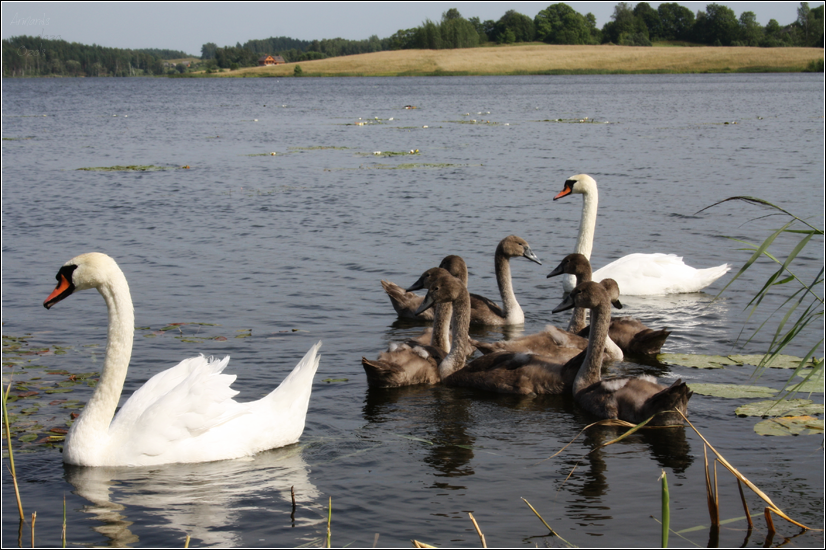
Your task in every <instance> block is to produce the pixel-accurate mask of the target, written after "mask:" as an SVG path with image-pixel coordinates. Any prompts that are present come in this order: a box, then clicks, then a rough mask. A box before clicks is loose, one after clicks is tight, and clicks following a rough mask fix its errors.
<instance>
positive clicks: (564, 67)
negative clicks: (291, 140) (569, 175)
mask: <svg viewBox="0 0 826 550" xmlns="http://www.w3.org/2000/svg"><path fill="white" fill-rule="evenodd" d="M822 58H823V50H822V49H820V48H751V47H681V46H671V47H653V48H652V47H630V46H614V45H603V46H567V45H560V46H556V45H548V44H530V45H521V44H520V45H512V46H496V47H483V48H467V49H453V50H397V51H384V52H375V53H368V54H361V55H351V56H344V57H332V58H328V59H320V60H316V61H302V62H300V63H298V64H300V65H301V69H302V72H303V76H428V75H520V74H600V73H602V74H609V73H716V72H799V71H803V70H804V69H806V67H807V66H808V65H809V63H811V62H813V61H817V60H819V59H822ZM295 66H296V63H288V64H285V65H276V66H270V67H250V68H245V69H238V70H235V71H229V70H224V71H222V72H221V73H216V74H212V75H206V74H203V73H195V74H201V75H203V76H221V77H268V76H269V77H271V76H291V75H293V71H294V69H295Z"/></svg>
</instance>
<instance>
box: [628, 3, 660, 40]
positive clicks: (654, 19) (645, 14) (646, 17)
mask: <svg viewBox="0 0 826 550" xmlns="http://www.w3.org/2000/svg"><path fill="white" fill-rule="evenodd" d="M634 16H635V17H636V18H637V19H639V20H642V22H643V23H644V24H645V27H646V28H647V29H648V37H649V38H650V39H651V40H659V39H661V38H662V34H663V33H662V24H661V23H660V12H658V11H657V10H655V9H654V8H652V7H651V6H650V5H649V4H648V2H640V3H639V4H637V5H636V6H634Z"/></svg>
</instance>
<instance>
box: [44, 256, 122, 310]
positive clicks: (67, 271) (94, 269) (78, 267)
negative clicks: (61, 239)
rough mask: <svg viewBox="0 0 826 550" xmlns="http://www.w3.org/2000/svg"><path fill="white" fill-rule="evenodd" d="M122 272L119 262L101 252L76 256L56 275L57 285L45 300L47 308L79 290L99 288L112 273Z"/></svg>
mask: <svg viewBox="0 0 826 550" xmlns="http://www.w3.org/2000/svg"><path fill="white" fill-rule="evenodd" d="M116 273H121V271H120V268H119V267H118V264H117V263H116V262H115V260H113V259H112V258H110V257H109V256H107V255H106V254H102V253H100V252H88V253H86V254H81V255H80V256H75V257H74V258H72V259H71V260H69V261H68V262H66V263H65V264H63V267H61V268H60V270H59V271H58V272H57V275H55V279H57V286H56V287H55V289H54V290H53V291H52V293H51V294H49V297H48V298H46V300H45V301H44V302H43V306H44V307H45V308H46V309H49V308H51V307H52V306H53V305H55V304H56V303H58V302H59V301H61V300H63V299H64V298H66V297H68V296H70V295H71V294H73V293H74V292H77V291H79V290H87V289H90V288H98V287H100V286H101V284H103V283H105V282H106V281H108V280H110V277H111V276H112V274H116Z"/></svg>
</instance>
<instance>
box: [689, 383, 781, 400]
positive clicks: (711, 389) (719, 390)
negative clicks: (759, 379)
mask: <svg viewBox="0 0 826 550" xmlns="http://www.w3.org/2000/svg"><path fill="white" fill-rule="evenodd" d="M691 391H693V392H694V393H696V394H699V395H708V396H711V397H725V398H727V399H743V398H747V399H751V398H755V397H772V396H774V395H775V394H776V393H777V390H776V389H774V388H768V387H766V386H744V385H742V384H701V383H693V382H692V384H691Z"/></svg>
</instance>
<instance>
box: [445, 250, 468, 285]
mask: <svg viewBox="0 0 826 550" xmlns="http://www.w3.org/2000/svg"><path fill="white" fill-rule="evenodd" d="M439 267H441V268H443V269H447V271H448V273H450V274H451V275H453V276H454V277H456V278H457V279H459V280H460V281H462V282H463V283H465V284H467V278H468V274H467V264H466V263H465V260H463V259H462V257H461V256H456V255H454V254H451V255H450V256H445V257H444V258H443V259H442V263H440V264H439Z"/></svg>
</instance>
